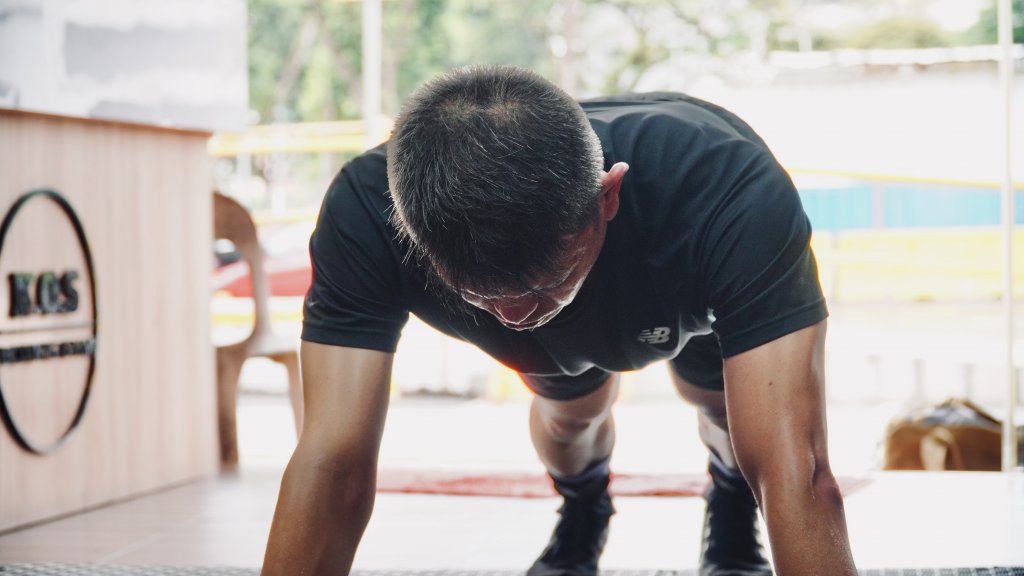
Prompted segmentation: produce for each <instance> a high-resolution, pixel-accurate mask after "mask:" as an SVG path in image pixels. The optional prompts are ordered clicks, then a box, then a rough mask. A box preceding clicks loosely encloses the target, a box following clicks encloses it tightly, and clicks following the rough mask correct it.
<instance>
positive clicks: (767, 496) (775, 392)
mask: <svg viewBox="0 0 1024 576" xmlns="http://www.w3.org/2000/svg"><path fill="white" fill-rule="evenodd" d="M824 342H825V322H824V321H822V322H821V323H819V324H817V325H815V326H811V327H809V328H805V329H803V330H799V331H797V332H794V333H792V334H789V335H786V336H783V337H782V338H779V339H777V340H774V341H772V342H769V343H768V344H765V345H763V346H759V347H757V348H755V349H753V350H750V351H748V352H744V353H742V354H739V355H737V356H734V357H731V358H728V359H726V361H725V382H726V385H725V395H726V404H727V406H728V415H729V416H728V417H729V428H730V431H731V435H732V442H733V447H734V449H735V452H736V458H737V461H738V463H739V466H740V469H741V470H742V471H743V475H744V476H745V477H746V478H747V481H748V483H749V484H750V487H751V488H752V489H753V491H754V495H755V496H756V498H757V501H758V504H759V506H760V507H761V512H762V513H763V514H764V517H765V521H766V523H767V525H768V537H769V540H770V542H771V547H772V556H773V559H774V563H775V569H776V572H777V573H778V574H779V575H780V576H818V575H821V574H828V575H830V576H831V575H836V576H838V575H848V576H856V574H857V571H856V568H855V566H854V563H853V556H852V554H851V551H850V543H849V537H848V536H847V531H846V516H845V513H844V511H843V499H842V495H841V494H840V493H839V487H838V485H837V484H836V480H835V478H834V477H833V475H832V470H831V468H830V467H829V461H828V444H827V435H826V424H825V388H824V381H825V378H824Z"/></svg>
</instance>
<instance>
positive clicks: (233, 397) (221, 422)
mask: <svg viewBox="0 0 1024 576" xmlns="http://www.w3.org/2000/svg"><path fill="white" fill-rule="evenodd" d="M232 352H233V351H232V350H229V349H219V350H217V427H218V432H219V436H220V462H221V465H223V466H228V467H233V466H235V465H237V464H238V425H237V419H236V413H237V409H238V377H239V376H240V375H241V373H242V363H243V362H244V361H245V357H244V355H241V354H237V353H232Z"/></svg>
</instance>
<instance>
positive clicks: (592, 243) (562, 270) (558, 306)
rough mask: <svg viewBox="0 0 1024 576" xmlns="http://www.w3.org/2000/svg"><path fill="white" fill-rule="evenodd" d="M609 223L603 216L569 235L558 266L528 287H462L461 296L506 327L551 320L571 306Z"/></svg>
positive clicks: (521, 327) (525, 327) (526, 327)
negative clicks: (492, 290) (494, 289)
mask: <svg viewBox="0 0 1024 576" xmlns="http://www.w3.org/2000/svg"><path fill="white" fill-rule="evenodd" d="M606 228H607V223H606V222H605V221H604V220H603V219H599V221H598V222H597V223H596V224H594V225H592V226H588V227H587V228H586V229H585V230H583V231H582V232H580V233H578V234H575V235H573V236H570V237H568V238H567V239H566V243H565V248H564V252H563V254H562V255H561V256H560V257H559V258H558V266H557V268H556V269H555V270H554V271H553V272H551V273H550V274H548V275H545V276H544V277H540V278H536V279H534V281H533V282H532V283H531V284H532V285H531V286H530V289H529V290H527V291H522V290H518V291H513V292H505V293H489V294H484V293H478V292H477V291H475V290H472V289H463V290H462V292H461V296H462V299H463V300H465V301H466V302H467V303H469V304H471V305H473V306H475V307H477V308H479V309H481V310H484V311H487V312H489V313H490V314H492V315H493V316H494V317H495V318H497V319H498V321H499V322H501V323H502V324H503V325H504V326H505V327H506V328H511V329H512V330H530V329H533V328H538V327H540V326H543V325H544V324H546V323H548V322H549V321H551V319H552V318H554V317H555V316H557V315H558V313H559V312H561V311H562V309H563V308H565V307H566V306H568V305H569V304H570V303H571V302H572V301H573V299H574V298H576V294H578V293H579V291H580V288H582V287H583V281H584V280H586V278H587V275H588V274H589V273H590V270H591V268H593V267H594V262H596V261H597V257H598V255H599V254H600V253H601V246H602V245H603V244H604V235H605V230H606Z"/></svg>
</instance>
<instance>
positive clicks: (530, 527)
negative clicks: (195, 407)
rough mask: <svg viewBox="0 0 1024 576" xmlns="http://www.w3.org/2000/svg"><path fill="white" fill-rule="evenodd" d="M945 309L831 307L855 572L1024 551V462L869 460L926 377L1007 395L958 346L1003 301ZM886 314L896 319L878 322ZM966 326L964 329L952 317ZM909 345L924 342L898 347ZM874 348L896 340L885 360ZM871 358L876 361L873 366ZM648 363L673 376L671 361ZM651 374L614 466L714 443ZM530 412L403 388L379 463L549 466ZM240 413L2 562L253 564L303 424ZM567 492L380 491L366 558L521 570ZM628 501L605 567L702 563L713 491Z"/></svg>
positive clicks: (247, 410) (653, 466) (693, 466)
mask: <svg viewBox="0 0 1024 576" xmlns="http://www.w3.org/2000/svg"><path fill="white" fill-rule="evenodd" d="M936 310H937V308H935V307H914V308H913V310H911V311H909V312H908V311H907V310H906V309H903V308H892V309H878V308H875V309H871V310H865V309H861V308H858V307H852V306H846V307H842V308H836V309H834V310H833V323H832V326H833V329H831V331H830V336H829V338H830V348H829V349H830V351H831V356H830V361H829V362H830V364H829V375H828V378H829V382H830V388H829V394H830V398H831V399H832V402H831V403H830V406H829V423H830V425H829V445H830V453H831V458H832V464H833V468H834V470H835V471H836V473H837V474H838V475H842V476H854V477H858V476H869V477H870V478H871V482H870V483H869V484H868V485H867V486H865V487H863V488H862V489H860V490H858V491H856V492H854V493H853V494H851V495H849V496H848V497H847V500H846V509H847V517H848V520H849V526H850V534H851V540H852V544H853V549H854V553H855V556H856V558H857V560H858V564H859V565H860V567H861V568H880V567H914V566H917V567H921V566H966V565H980V566H991V565H1024V477H1022V475H1021V474H1019V473H1018V474H1013V475H1001V474H956V473H953V474H941V475H935V474H913V473H888V474H879V473H872V472H870V471H871V470H873V469H876V468H877V466H878V463H879V459H880V453H881V451H880V446H879V441H880V439H881V437H882V434H883V431H884V429H885V424H886V422H887V421H888V420H889V419H890V418H891V417H892V415H893V414H894V413H896V412H898V411H899V410H900V409H901V407H903V406H904V404H905V402H906V400H905V398H907V397H908V396H907V395H908V394H909V393H911V392H913V389H914V387H915V386H916V384H917V383H918V382H919V381H920V382H923V383H924V384H927V385H928V390H927V392H928V394H929V398H930V399H935V398H934V397H935V396H939V398H938V399H941V397H942V396H943V395H946V394H959V393H962V392H972V394H975V395H978V396H980V397H981V398H982V399H983V400H984V399H995V400H998V399H999V398H1001V397H1002V393H1001V392H1000V390H1001V389H1002V383H1001V380H999V374H998V370H997V369H996V368H993V367H992V366H991V365H989V366H986V365H984V363H985V362H988V360H987V359H985V358H982V361H983V362H982V365H979V366H978V367H975V368H972V369H971V371H970V372H965V371H963V370H962V369H961V367H958V365H956V362H957V361H959V359H960V356H962V355H964V354H967V353H973V352H972V350H970V349H968V348H970V347H967V346H965V343H968V344H971V346H975V347H977V348H982V349H984V350H985V351H988V352H993V353H998V352H999V350H998V349H995V348H993V347H992V346H989V345H987V344H985V342H989V341H991V337H990V335H991V334H993V333H998V330H999V326H1000V324H999V318H998V309H997V308H995V307H993V306H984V307H967V308H964V307H957V308H955V309H949V310H945V312H943V313H942V314H936ZM939 310H944V309H939ZM915 315H919V316H920V317H917V316H915ZM882 319H884V321H885V325H886V326H887V327H888V329H887V331H886V333H884V334H879V333H878V330H877V328H876V327H877V326H878V325H879V322H881V321H882ZM954 324H955V325H956V326H957V332H956V333H952V332H951V331H950V330H949V329H948V327H949V326H950V325H954ZM986 335H989V336H986ZM985 338H988V340H985ZM905 343H910V344H912V346H911V345H909V344H907V345H906V346H905V347H906V348H907V349H906V350H904V349H903V348H900V346H904V345H905ZM880 347H881V348H886V349H887V352H891V353H890V354H888V356H886V357H881V356H878V349H879V348H880ZM921 349H925V350H927V351H931V352H933V353H934V355H935V356H936V357H938V358H939V359H940V360H943V361H946V360H948V359H947V358H946V357H947V356H950V357H953V358H952V360H949V361H948V362H945V363H943V362H941V361H940V362H936V363H935V365H934V366H932V365H927V366H923V371H922V370H918V369H919V368H922V365H918V364H915V363H914V362H913V361H912V358H911V357H910V355H912V354H915V353H917V352H918V351H919V350H921ZM865 350H866V352H864V351H865ZM857 354H860V359H857V358H855V356H856V355H857ZM865 354H869V355H872V357H873V358H874V360H872V361H871V362H869V363H868V364H865V363H864V362H863V359H864V355H865ZM1019 356H1024V355H1019ZM947 364H948V365H947ZM909 369H913V370H917V372H916V373H913V374H912V373H909V372H908V370H909ZM654 370H656V371H657V374H660V377H661V378H664V368H663V367H655V368H654ZM964 375H967V376H970V378H967V379H966V380H965V379H964V378H962V376H964ZM657 378H658V376H654V377H652V380H657ZM645 386H646V387H645V388H644V389H643V390H642V391H641V390H638V392H637V396H636V397H635V398H634V400H633V401H631V402H623V403H620V404H619V405H618V406H616V422H617V428H618V436H617V438H618V439H617V447H616V453H615V457H614V460H613V466H614V468H615V469H616V470H617V471H619V472H632V473H701V472H702V470H703V468H704V465H705V458H706V454H705V451H704V448H703V447H702V446H701V444H700V442H699V440H698V438H697V435H696V433H695V430H696V422H695V420H696V419H695V413H694V411H693V409H692V408H688V407H686V406H684V405H683V404H682V403H680V402H678V401H675V400H674V399H673V393H672V391H671V390H670V387H669V386H668V385H667V384H666V383H664V382H661V383H658V382H655V383H653V384H652V383H651V382H648V381H645ZM641 392H642V393H643V394H641ZM641 395H643V396H644V398H640V396H641ZM527 412H528V406H527V404H526V403H525V402H505V403H496V402H490V401H482V400H477V401H452V400H446V401H439V400H423V399H398V400H396V401H394V402H393V403H392V406H391V409H390V412H389V416H388V423H387V428H386V431H385V436H384V441H383V445H382V448H381V467H382V468H418V469H423V468H430V469H444V470H453V469H461V470H474V471H495V472H501V471H513V472H538V473H539V472H541V467H540V464H539V463H538V461H537V458H536V456H535V455H534V453H533V450H532V448H531V446H530V443H529V439H528V434H527V429H526V422H527V419H526V416H527ZM999 415H1000V416H1001V414H999ZM239 427H240V441H241V453H242V466H241V471H240V472H238V473H234V474H226V475H222V476H221V477H219V478H215V479H209V480H206V481H202V482H196V483H192V484H188V485H185V486H181V487H177V488H175V489H171V490H167V491H164V492H160V493H158V494H153V495H150V496H146V497H143V498H139V499H136V500H132V501H129V502H124V503H121V504H116V505H113V506H109V507H105V508H101V509H98V510H94V511H91V512H88V513H84V514H79V515H76V516H72V517H68V518H64V519H61V520H57V521H53V522H50V523H47V524H43V525H40V526H37V527H33V528H28V529H24V530H21V531H17V532H12V533H8V534H6V535H2V536H0V564H3V563H11V562H31V561H50V562H95V563H116V564H190V565H225V566H248V567H255V566H258V565H259V564H260V563H261V561H262V557H263V550H264V546H265V544H266V537H267V531H268V529H269V525H270V519H271V516H272V513H273V509H274V504H275V501H276V498H277V489H278V484H279V481H280V474H281V472H282V470H283V467H284V464H285V463H286V462H287V459H288V457H289V455H290V453H291V450H292V448H293V446H294V442H295V433H294V429H293V426H292V423H291V415H290V410H289V408H288V406H287V403H286V401H285V400H284V397H283V396H280V395H277V396H274V395H269V396H245V397H243V399H242V402H241V404H240V408H239ZM467 430H472V431H475V432H476V433H473V434H466V431H467ZM557 506H558V502H557V501H556V500H554V499H540V500H517V499H501V498H479V497H444V496H414V495H390V494H382V495H380V496H378V499H377V505H376V509H375V512H374V516H373V519H372V520H371V523H370V526H369V528H368V529H367V532H366V535H365V537H364V540H363V543H362V545H361V547H360V550H359V553H358V556H357V558H356V567H357V568H363V569H421V570H430V569H435V570H437V569H497V570H512V569H522V568H524V567H525V566H527V565H528V564H529V563H530V562H531V561H532V559H533V558H534V556H535V555H536V554H537V553H538V552H539V551H540V550H541V548H542V547H543V545H544V544H545V542H546V541H547V538H548V536H549V531H550V527H551V526H552V524H553V522H554V519H555V509H556V508H557ZM616 506H617V508H618V514H617V515H616V516H615V517H614V519H613V524H612V532H611V536H610V539H609V542H608V546H607V549H606V553H605V556H604V561H603V566H604V567H605V568H607V569H655V568H663V569H675V570H681V569H691V568H693V567H695V562H696V557H697V548H698V544H699V539H700V537H699V528H700V522H701V516H702V513H703V501H702V500H701V499H699V498H619V499H617V501H616Z"/></svg>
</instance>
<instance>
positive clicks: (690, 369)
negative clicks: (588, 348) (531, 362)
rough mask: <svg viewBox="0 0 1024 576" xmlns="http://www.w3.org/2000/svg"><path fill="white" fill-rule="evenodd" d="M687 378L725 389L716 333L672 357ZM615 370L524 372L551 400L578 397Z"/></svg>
mask: <svg viewBox="0 0 1024 576" xmlns="http://www.w3.org/2000/svg"><path fill="white" fill-rule="evenodd" d="M669 363H670V364H671V365H672V369H673V370H674V371H675V373H676V374H678V375H679V376H680V377H681V378H682V379H683V380H686V381H687V382H689V383H690V384H693V385H694V386H696V387H698V388H703V389H704V390H715V391H719V392H720V391H722V390H725V379H724V378H723V377H722V347H721V346H719V345H718V337H716V336H715V335H714V334H705V335H701V336H694V337H692V338H690V340H689V341H687V342H686V345H685V346H683V349H682V351H680V352H679V354H677V355H676V357H675V358H672V359H670V360H669ZM610 375H611V372H608V371H605V370H602V369H600V368H597V367H594V368H591V369H590V370H587V371H586V372H584V373H582V374H580V375H578V376H540V375H537V374H520V375H519V377H520V378H522V379H523V382H524V383H525V384H526V386H527V388H529V389H530V390H532V391H533V393H534V394H536V395H538V396H541V397H543V398H548V399H550V400H575V399H577V398H582V397H584V396H586V395H587V394H590V393H591V392H593V391H595V390H597V389H598V388H600V387H601V385H602V384H604V383H605V381H606V380H607V379H608V376H610Z"/></svg>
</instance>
